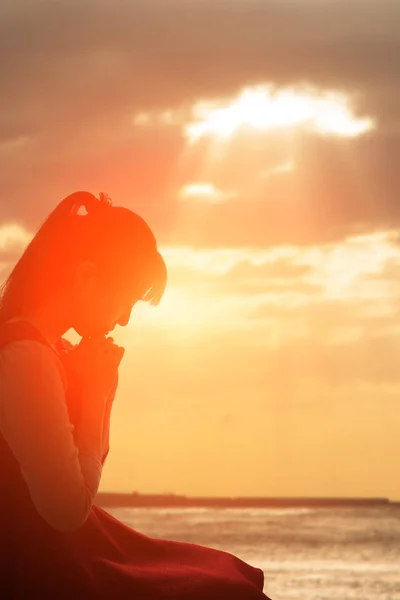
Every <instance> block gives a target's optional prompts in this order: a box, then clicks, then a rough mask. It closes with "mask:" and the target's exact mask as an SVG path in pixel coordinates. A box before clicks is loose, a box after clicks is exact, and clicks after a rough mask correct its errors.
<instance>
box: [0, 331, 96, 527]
mask: <svg viewBox="0 0 400 600" xmlns="http://www.w3.org/2000/svg"><path fill="white" fill-rule="evenodd" d="M73 430H74V426H73V425H72V424H71V422H70V419H69V414H68V408H67V404H66V399H65V388H64V383H63V380H62V377H61V373H60V362H59V359H58V358H57V355H56V354H55V353H54V352H53V351H52V350H51V349H50V348H48V347H47V346H45V345H44V344H42V343H40V342H37V341H33V340H21V341H15V342H10V343H9V344H7V345H6V346H4V347H3V348H2V349H1V350H0V433H1V434H2V435H3V437H4V439H5V440H6V442H7V444H8V446H9V447H10V449H11V451H12V452H13V454H14V456H15V457H16V459H17V461H18V462H19V465H20V467H21V473H22V476H23V478H24V480H25V481H26V484H27V486H28V489H29V493H30V496H31V498H32V501H33V503H34V505H35V507H36V509H37V511H38V513H39V514H40V515H41V517H42V518H43V519H44V520H45V521H46V522H47V523H48V524H49V525H50V526H51V527H53V528H54V529H56V530H58V531H64V532H66V531H74V530H76V529H78V528H79V527H81V526H82V525H83V524H84V522H85V521H86V519H87V517H88V515H89V512H90V510H91V508H92V506H93V503H94V500H95V497H96V494H97V490H98V487H99V484H100V480H101V475H102V463H101V457H100V456H96V453H92V454H91V453H87V454H86V453H85V454H83V453H81V452H80V451H79V449H78V448H77V447H76V445H75V441H74V437H73Z"/></svg>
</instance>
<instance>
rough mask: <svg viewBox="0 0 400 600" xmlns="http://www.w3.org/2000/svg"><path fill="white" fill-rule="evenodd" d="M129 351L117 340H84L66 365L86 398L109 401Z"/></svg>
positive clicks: (104, 338)
mask: <svg viewBox="0 0 400 600" xmlns="http://www.w3.org/2000/svg"><path fill="white" fill-rule="evenodd" d="M124 353H125V349H124V348H122V347H121V346H117V345H116V344H114V340H113V338H111V337H109V338H106V337H103V336H101V337H96V338H82V340H81V342H80V343H79V344H78V345H76V346H74V347H73V348H72V349H71V350H69V351H68V352H67V354H66V355H65V359H64V363H65V366H66V368H67V370H68V372H69V374H70V375H71V376H72V378H73V380H74V381H75V383H76V385H78V387H79V389H80V390H81V393H82V395H83V396H85V395H89V396H90V397H92V398H93V397H99V398H102V399H104V400H105V399H106V397H107V396H108V395H109V394H110V392H111V390H112V388H113V385H114V384H115V380H116V377H117V375H118V368H119V365H120V363H121V360H122V358H123V356H124Z"/></svg>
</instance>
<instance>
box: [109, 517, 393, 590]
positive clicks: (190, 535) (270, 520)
mask: <svg viewBox="0 0 400 600" xmlns="http://www.w3.org/2000/svg"><path fill="white" fill-rule="evenodd" d="M106 510H107V511H108V512H109V513H110V514H112V515H113V516H114V517H116V518H117V519H119V520H120V521H122V522H123V523H125V524H126V525H129V526H130V527H132V528H133V529H135V530H136V531H140V532H141V533H144V534H146V535H149V536H151V537H156V538H162V539H170V540H178V541H183V542H192V543H195V544H201V545H204V546H210V547H212V548H218V549H221V550H225V551H227V552H231V553H232V554H235V555H236V556H238V557H239V558H241V559H243V560H245V561H246V562H248V563H250V564H251V565H254V566H256V567H260V568H261V569H263V571H264V574H265V586H264V592H265V593H266V594H268V595H269V596H270V597H271V599H272V600H295V599H296V600H299V599H300V598H301V600H356V599H357V600H400V507H395V506H392V507H391V506H382V507H368V508H339V509H326V508H323V509H321V508H317V509H314V508H312V509H308V508H298V509H297V508H295V509H290V508H287V509H270V508H265V509H264V508H257V509H242V508H237V509H236V508H235V509H211V508H186V509H185V508H184V509H178V508H113V509H111V508H107V509H106Z"/></svg>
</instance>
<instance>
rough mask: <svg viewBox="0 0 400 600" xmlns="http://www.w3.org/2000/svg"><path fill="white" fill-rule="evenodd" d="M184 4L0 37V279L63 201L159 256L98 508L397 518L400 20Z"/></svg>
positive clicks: (367, 12) (32, 18) (24, 20)
mask: <svg viewBox="0 0 400 600" xmlns="http://www.w3.org/2000/svg"><path fill="white" fill-rule="evenodd" d="M23 4H24V3H23V2H21V6H22V5H23ZM44 4H46V2H45V3H44ZM184 4H185V3H179V2H177V1H176V0H174V1H173V2H171V3H170V5H169V9H168V10H167V9H166V8H162V9H157V10H156V8H155V4H154V2H153V0H148V1H147V3H146V4H143V3H140V2H138V3H137V6H136V8H135V9H134V8H129V7H128V6H127V5H126V3H124V2H122V1H121V2H120V1H117V0H116V1H115V2H114V3H113V6H112V7H111V3H107V2H104V3H102V4H101V7H99V5H98V4H97V5H96V7H94V5H93V6H91V3H88V6H89V5H90V6H89V7H85V8H83V7H81V5H79V6H78V4H76V6H75V4H74V6H73V10H72V11H70V9H69V4H68V6H67V3H63V2H60V3H59V7H58V11H53V10H52V9H51V7H50V4H49V5H48V6H47V12H46V14H44V13H42V12H41V10H43V8H42V9H40V8H37V9H33V8H32V7H30V6H29V5H28V3H27V4H26V5H24V6H25V10H24V11H17V9H16V8H13V7H9V8H8V10H7V11H6V13H5V14H4V15H3V19H1V18H0V23H1V25H0V27H4V32H3V33H4V35H3V36H0V37H1V39H3V40H5V42H4V43H7V40H8V41H10V40H12V41H13V44H14V45H11V46H10V47H9V51H8V54H7V60H8V61H9V62H8V63H7V66H6V67H4V66H3V67H1V68H0V70H1V69H4V77H3V81H5V85H4V89H5V93H4V94H3V97H2V99H1V100H0V106H1V108H2V114H3V118H2V119H3V120H2V121H1V122H0V156H1V159H2V163H3V165H4V169H3V173H2V174H1V175H0V182H1V184H2V189H3V200H2V201H1V202H0V210H1V225H0V252H1V254H0V269H1V273H2V276H3V277H4V275H5V274H6V273H7V272H8V270H9V268H10V266H11V265H12V264H13V262H15V260H16V259H17V257H18V255H19V254H20V252H21V250H22V248H23V247H24V245H25V244H26V243H27V241H28V240H29V239H30V236H31V235H32V233H33V231H34V230H35V229H36V228H37V227H38V225H39V224H40V222H41V221H42V220H43V218H44V217H45V216H46V214H47V213H48V212H49V211H50V210H51V209H52V208H53V206H54V205H55V204H56V203H57V202H58V201H59V200H60V199H61V198H62V197H63V196H65V195H67V194H68V193H70V192H72V191H74V190H77V189H87V190H89V191H92V192H94V193H98V192H99V191H105V192H107V193H108V194H109V195H110V197H111V198H112V199H113V202H114V204H117V205H118V204H122V205H126V206H129V207H130V208H132V209H133V210H135V211H137V212H138V213H140V214H141V215H142V216H143V217H144V218H146V220H147V221H148V223H149V224H150V226H151V227H152V228H153V230H154V232H155V234H156V237H157V238H158V240H159V244H160V248H161V251H162V253H163V255H164V257H165V260H166V262H167V265H168V268H169V286H168V289H167V291H166V294H165V297H164V299H163V300H162V302H161V304H160V306H159V307H157V308H152V307H148V306H145V305H143V306H139V307H137V309H135V310H134V312H133V315H132V318H131V322H130V324H129V325H128V326H127V327H126V328H125V329H122V328H117V330H116V332H115V339H116V341H117V343H120V344H122V345H124V346H125V348H126V353H125V357H124V361H123V364H122V367H121V377H120V388H119V391H118V394H117V398H116V400H115V404H114V408H113V415H112V425H111V451H110V454H109V457H108V460H107V463H106V466H105V468H104V471H103V478H102V481H101V485H100V491H125V492H130V491H133V490H137V491H140V492H143V493H164V492H166V493H168V492H174V493H182V494H189V495H199V496H202V495H204V496H205V495H215V496H221V495H249V496H254V495H260V496H278V495H279V496H281V495H282V496H314V495H315V496H385V497H390V498H392V499H400V480H399V478H398V476H397V473H398V472H399V470H400V469H399V467H400V444H399V441H398V440H399V432H400V410H399V406H400V399H399V398H400V369H399V365H398V355H399V352H398V350H399V341H398V340H399V337H398V334H399V331H400V317H399V314H400V313H399V306H398V298H399V295H398V277H399V274H400V247H399V238H398V229H399V214H398V208H397V203H398V199H397V195H398V189H399V184H400V181H399V169H398V166H397V160H398V159H397V157H398V155H399V153H398V151H399V150H400V140H399V137H398V132H399V131H400V128H399V127H398V122H397V121H398V116H397V108H396V110H395V109H394V107H397V106H398V103H396V102H395V98H398V96H400V91H399V90H398V89H397V87H398V86H397V84H396V81H395V79H396V78H395V75H396V68H397V67H396V65H397V62H396V61H397V59H396V60H395V57H396V56H397V53H396V52H395V51H394V50H393V48H394V47H395V45H396V44H397V45H398V44H399V41H398V40H399V39H400V32H398V31H397V29H396V27H398V25H396V23H400V19H398V20H396V19H395V15H394V12H393V14H392V13H391V12H390V11H395V5H394V3H390V2H389V0H382V2H380V3H379V6H380V7H381V8H380V9H379V6H378V3H377V2H373V1H372V0H371V2H367V3H365V6H364V8H363V19H364V21H363V28H361V26H360V19H359V18H358V17H359V15H358V10H357V9H356V8H355V5H356V4H357V3H350V4H351V5H352V6H347V4H346V5H345V4H344V3H341V2H340V1H339V0H336V1H334V0H329V2H327V3H324V7H323V10H322V8H318V7H317V6H316V5H315V3H314V4H313V11H310V10H309V8H310V6H309V5H310V2H308V1H307V0H303V1H302V2H294V0H285V2H282V3H280V4H279V6H278V5H276V6H275V5H274V6H273V7H272V6H271V7H270V8H269V9H268V10H267V8H262V7H260V3H258V4H257V3H253V1H252V0H249V1H248V3H247V5H246V6H247V10H246V11H243V10H241V8H240V7H242V8H243V6H244V5H243V4H241V3H240V2H238V3H232V5H231V8H230V9H229V10H228V9H227V10H226V11H217V10H216V8H215V6H216V5H215V4H213V3H211V2H209V1H208V0H204V2H203V3H202V7H201V8H200V3H199V6H197V7H196V8H193V10H192V11H189V10H188V9H187V8H185V7H184ZM284 4H285V6H287V5H290V7H291V13H290V15H291V16H289V13H288V12H285V11H284V10H283V5H284ZM321 4H322V3H321ZM299 5H302V8H301V7H300V8H299ZM383 5H385V7H386V10H383V9H382V7H383ZM111 8H112V11H111ZM2 10H3V9H0V17H1V16H2V13H1V11H2ZM91 11H92V12H91ZM110 11H111V12H110ZM135 11H136V12H135ZM296 11H297V12H298V14H297V12H296ZM111 13H112V18H113V19H114V20H113V25H112V26H110V18H111V17H110V15H111ZM67 14H68V15H69V17H68V18H69V20H68V21H66V20H65V18H66V15H67ZM296 15H297V16H296ZM389 15H392V18H389ZM299 17H301V18H299ZM221 19H222V21H223V24H224V27H225V29H224V28H223V27H222V26H221V25H222V21H221ZM32 22H36V23H37V24H38V26H37V28H36V29H35V28H33V27H31V25H32ZM61 22H62V23H63V27H62V28H61V29H60V27H59V25H60V23H61ZM262 23H264V27H260V24H262ZM77 25H80V27H81V28H82V31H84V32H85V35H84V36H82V37H80V38H79V40H78V38H76V41H75V43H74V45H73V51H72V50H71V48H72V46H71V39H72V37H69V36H74V35H76V31H77ZM323 26H324V27H325V30H324V31H325V36H324V40H325V41H324V42H321V36H320V35H318V32H321V31H322V27H323ZM27 28H28V29H29V31H31V32H32V33H31V36H32V37H31V38H30V46H28V45H27V41H26V36H25V35H24V32H25V33H26V30H27ZM268 28H269V29H268ZM78 29H79V28H78ZM52 31H60V32H61V33H60V36H57V37H55V36H54V35H51V32H52ZM268 31H269V35H268ZM10 32H11V33H10ZM74 32H75V33H74ZM160 32H161V33H160ZM0 33H1V32H0ZM156 34H157V35H156ZM384 34H385V35H386V38H385V39H391V40H392V46H390V44H388V45H387V46H382V44H381V41H382V39H383V36H384ZM7 36H8V37H7ZM152 36H153V37H152ZM349 39H351V40H352V44H350V45H349V44H348V40H349ZM132 40H135V44H134V43H133V41H132ZM304 40H307V41H306V42H304ZM10 43H11V42H10ZM321 44H322V46H321ZM377 47H379V49H380V50H379V51H380V54H379V53H377V52H376V48H377ZM293 48H294V49H296V48H297V51H293ZM299 48H301V50H299ZM360 48H361V50H360ZM17 49H18V52H17ZM332 49H333V50H334V51H335V52H332ZM374 49H375V50H374ZM385 52H386V53H387V54H385ZM208 54H209V55H210V56H208ZM263 57H264V58H263ZM274 57H275V58H274ZM360 57H363V59H362V60H361V58H360ZM367 59H368V60H367ZM366 64H368V65H369V66H368V69H367V68H366V67H365V65H366ZM382 64H385V69H382V68H380V66H381V65H382ZM33 73H36V76H35V77H34V76H33ZM10 74H11V75H12V74H13V76H11V75H10ZM0 75H1V73H0ZM27 98H29V101H28V100H27ZM398 99H400V98H398ZM398 146H399V147H398ZM68 337H69V339H71V340H73V341H74V340H75V339H76V338H75V336H74V334H73V332H72V333H71V332H70V333H69V335H68Z"/></svg>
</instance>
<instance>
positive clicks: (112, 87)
mask: <svg viewBox="0 0 400 600" xmlns="http://www.w3.org/2000/svg"><path fill="white" fill-rule="evenodd" d="M399 46H400V6H399V4H398V2H397V1H396V0H391V1H389V0H379V1H378V0H375V1H373V0H370V1H363V2H361V1H360V2H357V1H356V2H348V3H346V2H342V1H340V0H335V1H332V0H330V1H328V2H317V1H315V0H304V1H303V2H301V3H300V2H297V1H295V0H290V1H289V0H282V1H280V2H268V3H266V2H265V3H262V2H259V1H255V0H246V1H244V0H243V2H227V1H218V0H212V1H211V0H204V1H203V2H184V1H183V0H179V1H178V0H171V1H170V2H158V1H156V0H136V1H135V2H130V1H128V0H115V1H111V0H110V1H109V2H105V1H104V0H102V1H101V2H98V1H96V2H94V0H92V1H89V2H84V3H82V2H77V0H74V1H69V2H66V1H60V2H57V3H55V2H51V1H50V0H44V1H42V2H40V3H32V2H29V1H28V0H25V1H21V0H14V1H13V2H11V1H9V2H4V3H2V5H1V7H0V52H1V57H2V60H1V61H0V79H1V81H2V94H1V98H0V154H1V156H0V158H1V163H2V165H3V167H2V170H1V171H0V185H1V190H2V195H1V197H0V217H1V218H2V219H9V218H13V217H15V216H16V217H23V218H24V220H25V222H26V223H27V224H28V225H29V226H32V227H34V226H36V225H38V224H39V222H40V221H41V220H42V219H43V218H44V217H45V216H46V214H47V212H48V211H49V210H50V209H51V208H52V207H53V206H54V204H55V203H56V202H58V201H59V200H60V199H61V198H62V197H63V196H64V195H66V194H68V193H69V192H71V191H72V190H74V189H81V188H85V189H90V190H91V191H95V192H96V191H100V190H102V189H105V190H106V191H108V192H109V193H110V194H111V196H113V197H114V198H115V200H116V203H124V204H128V205H129V206H131V207H133V208H135V209H136V210H137V211H138V212H141V214H143V216H145V218H147V219H148V220H149V222H150V223H151V224H152V225H153V226H154V227H155V229H156V230H157V233H158V234H159V237H160V239H161V240H162V241H163V242H165V243H167V242H169V241H173V242H174V243H180V242H182V243H194V244H199V245H204V244H208V245H268V244H279V243H310V242H313V243H315V242H321V243H322V242H325V241H329V240H332V239H338V238H342V237H344V236H345V235H347V234H348V233H349V232H354V231H371V230H374V229H376V228H380V227H387V226H395V227H397V224H398V221H399V210H398V200H397V195H398V189H399V175H398V172H399V169H398V167H397V156H398V155H399V152H400V140H399V133H398V132H399V130H400V129H399V117H398V104H399V101H400V85H399V81H398V64H397V63H398V56H399V51H400V47H399ZM268 81H271V82H274V83H276V84H279V85H291V84H299V83H304V82H305V83H311V84H313V85H316V86H322V87H324V88H331V87H333V88H339V89H342V90H344V91H349V92H355V93H356V97H357V102H356V106H355V109H356V113H357V114H360V115H361V116H362V115H364V114H366V115H370V116H372V117H374V118H376V119H377V125H378V129H377V131H376V132H375V133H374V134H373V135H370V136H367V137H365V138H359V139H357V140H351V141H349V140H339V141H333V140H331V139H330V140H328V139H318V140H316V139H312V138H309V137H307V138H304V140H303V141H302V142H301V143H300V144H297V143H296V147H295V148H293V147H292V148H291V149H290V148H285V147H284V146H283V145H282V144H281V145H280V146H279V149H278V150H275V152H272V151H271V150H270V149H269V150H268V148H267V146H268V144H269V143H270V140H269V139H268V140H266V141H265V143H264V144H260V143H257V145H256V149H255V150H254V148H255V147H254V146H251V147H250V148H252V150H251V151H249V153H248V158H247V160H244V159H243V151H242V152H241V153H240V151H237V152H236V154H235V151H234V150H232V154H231V156H230V159H231V163H229V164H230V165H231V166H230V168H229V167H228V166H227V168H226V172H225V175H224V171H223V169H222V171H221V173H220V175H219V177H220V179H221V182H222V183H225V184H227V183H229V181H228V180H229V172H230V173H232V171H234V172H235V173H238V174H239V173H240V177H239V175H238V176H237V178H236V179H235V178H233V179H231V184H232V181H234V182H235V183H237V184H238V185H239V191H240V194H239V196H238V198H237V200H235V201H231V202H229V203H226V204H222V205H220V206H204V205H203V206H202V205H199V204H196V205H195V204H187V205H186V206H185V207H183V206H182V204H180V203H179V201H178V199H177V193H176V192H177V188H178V185H180V184H182V183H183V182H184V181H185V180H186V179H187V177H188V176H189V175H196V168H197V167H198V166H199V164H200V161H201V159H202V155H201V152H200V153H199V154H198V155H195V156H190V157H188V156H186V157H185V160H183V159H182V156H183V152H184V142H183V139H182V135H181V132H180V131H179V130H178V129H175V128H168V129H164V130H161V129H154V128H152V129H150V130H147V129H143V130H140V131H136V130H134V129H133V128H132V116H133V115H134V114H135V112H137V111H142V110H152V109H157V108H160V109H164V108H179V107H181V106H186V105H187V104H190V103H192V102H193V101H194V100H196V99H197V98H203V97H205V98H207V97H211V98H212V97H218V96H220V95H224V94H228V95H230V94H234V93H236V92H237V91H238V90H239V89H240V88H241V87H243V86H245V85H251V84H255V83H262V82H268ZM21 137H23V138H27V139H28V140H29V143H28V144H26V146H25V147H18V146H17V147H15V148H12V142H13V140H16V139H19V138H21ZM4 142H6V146H5V147H4V148H3V146H2V143H4ZM10 142H11V146H10V144H9V143H10ZM7 144H8V146H7ZM286 150H291V151H292V152H293V153H294V154H295V156H294V158H295V160H296V161H297V173H298V175H296V174H293V175H291V176H290V177H286V178H285V177H284V176H282V177H277V178H271V179H267V180H266V181H265V182H264V183H263V184H260V185H259V186H256V187H255V188H254V189H253V188H251V189H250V191H249V190H248V184H249V182H251V181H254V180H255V178H256V177H257V169H258V167H260V168H261V167H262V166H263V165H265V168H267V167H268V166H270V165H271V164H274V160H275V158H276V159H279V160H280V159H281V158H282V159H285V158H286V154H285V152H286ZM290 158H292V157H290ZM177 165H179V166H177ZM226 165H228V161H226ZM239 167H240V168H239ZM216 178H217V176H216Z"/></svg>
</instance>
